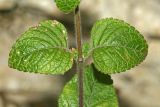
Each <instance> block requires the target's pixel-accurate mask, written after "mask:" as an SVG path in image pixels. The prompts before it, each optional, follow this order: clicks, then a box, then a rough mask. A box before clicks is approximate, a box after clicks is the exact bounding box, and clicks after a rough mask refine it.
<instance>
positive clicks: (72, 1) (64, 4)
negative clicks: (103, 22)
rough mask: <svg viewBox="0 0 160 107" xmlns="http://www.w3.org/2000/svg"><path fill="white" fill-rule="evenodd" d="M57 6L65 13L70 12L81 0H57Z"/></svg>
mask: <svg viewBox="0 0 160 107" xmlns="http://www.w3.org/2000/svg"><path fill="white" fill-rule="evenodd" d="M55 2H56V5H57V7H58V8H59V9H60V10H61V11H62V12H64V13H70V12H72V11H74V10H75V8H76V7H77V6H78V5H79V3H80V0H56V1H55Z"/></svg>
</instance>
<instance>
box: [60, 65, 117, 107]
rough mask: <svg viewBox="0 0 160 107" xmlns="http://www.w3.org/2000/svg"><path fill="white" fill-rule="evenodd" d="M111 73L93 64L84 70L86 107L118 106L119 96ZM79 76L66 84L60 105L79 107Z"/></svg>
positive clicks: (61, 106) (62, 106)
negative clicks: (98, 68) (104, 72)
mask: <svg viewBox="0 0 160 107" xmlns="http://www.w3.org/2000/svg"><path fill="white" fill-rule="evenodd" d="M112 82H113V81H112V80H111V78H110V76H109V75H105V74H101V73H100V72H98V71H96V70H95V68H94V67H93V66H87V67H86V68H85V71H84V81H83V83H84V107H118V102H117V97H116V93H115V90H114V88H113V85H112ZM77 83H78V76H77V75H75V76H74V77H73V78H72V80H71V81H70V82H69V83H67V84H66V86H65V87H64V89H63V92H62V94H61V96H60V98H59V107H78V86H77Z"/></svg>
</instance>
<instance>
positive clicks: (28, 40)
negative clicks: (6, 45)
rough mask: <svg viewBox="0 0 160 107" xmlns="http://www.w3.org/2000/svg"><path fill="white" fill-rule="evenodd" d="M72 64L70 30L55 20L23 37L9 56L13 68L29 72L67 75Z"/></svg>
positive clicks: (41, 25) (43, 23) (27, 32)
mask: <svg viewBox="0 0 160 107" xmlns="http://www.w3.org/2000/svg"><path fill="white" fill-rule="evenodd" d="M72 63H73V61H72V54H71V53H70V52H69V50H68V49H67V32H66V29H65V27H64V26H63V25H62V24H61V23H59V22H57V21H55V20H54V21H52V20H49V21H43V22H41V23H40V24H39V26H37V27H32V28H30V29H29V30H28V31H26V32H25V33H24V34H22V36H21V37H20V38H19V39H18V40H17V41H16V43H15V44H14V45H13V47H12V50H11V52H10V55H9V66H10V67H11V68H15V69H18V70H20V71H25V72H35V73H44V74H63V73H64V72H65V71H67V70H69V69H70V68H71V66H72Z"/></svg>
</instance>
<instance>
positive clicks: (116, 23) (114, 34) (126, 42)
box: [91, 18, 148, 74]
mask: <svg viewBox="0 0 160 107" xmlns="http://www.w3.org/2000/svg"><path fill="white" fill-rule="evenodd" d="M91 38H92V48H93V53H92V57H93V61H94V64H95V66H96V68H97V69H98V70H99V71H101V72H103V73H105V74H112V73H117V72H122V71H126V70H128V69H130V68H133V67H134V66H136V65H138V64H139V63H140V62H142V61H143V60H144V59H145V57H146V55H147V53H148V45H147V43H146V41H145V39H144V37H143V36H142V35H141V34H140V33H139V32H138V31H137V30H136V29H135V28H134V27H132V26H130V25H129V24H127V23H125V22H124V21H121V20H118V19H113V18H107V19H102V20H99V21H97V22H96V23H95V24H94V26H93V28H92V31H91Z"/></svg>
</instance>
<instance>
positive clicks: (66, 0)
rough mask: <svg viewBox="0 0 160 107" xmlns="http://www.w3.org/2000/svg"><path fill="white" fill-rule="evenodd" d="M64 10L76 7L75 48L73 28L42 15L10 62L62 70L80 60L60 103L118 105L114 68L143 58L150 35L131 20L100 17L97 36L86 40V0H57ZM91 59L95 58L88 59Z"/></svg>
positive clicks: (36, 70) (44, 70)
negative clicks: (70, 39) (82, 8)
mask: <svg viewBox="0 0 160 107" xmlns="http://www.w3.org/2000/svg"><path fill="white" fill-rule="evenodd" d="M55 2H56V5H57V7H58V8H59V9H60V10H61V11H63V12H64V13H71V12H73V11H74V18H75V21H74V22H75V24H74V25H75V35H76V41H77V45H76V46H77V48H76V49H75V50H74V51H73V49H69V48H68V45H67V31H66V28H65V27H64V25H63V24H61V23H60V22H58V21H56V20H47V21H42V22H40V24H39V25H38V26H36V27H31V28H30V29H29V30H27V31H26V32H25V33H23V34H22V36H21V37H20V38H19V39H18V40H17V41H16V43H15V44H14V45H13V47H12V49H11V51H10V54H9V61H8V63H9V67H11V68H14V69H17V70H20V71H24V72H32V73H42V74H61V75H63V74H64V73H65V72H67V71H68V70H69V69H71V67H72V65H73V62H74V61H75V62H76V63H77V66H76V67H77V71H76V74H75V75H74V76H73V77H72V79H71V80H70V81H69V82H68V83H66V85H65V87H64V89H63V91H62V93H61V95H60V96H59V99H58V105H59V107H118V101H117V96H116V93H115V90H114V87H113V81H112V79H111V76H110V75H111V74H114V73H120V72H123V71H126V70H129V69H131V68H133V67H135V66H136V65H138V64H140V63H141V62H142V61H143V60H144V59H145V57H146V56H147V53H148V45H147V42H146V40H145V39H144V37H143V36H142V35H141V34H140V33H139V32H138V31H137V30H136V29H135V28H134V27H132V26H131V25H129V24H128V23H126V22H124V21H122V20H119V19H114V18H105V19H101V20H98V21H97V22H96V23H95V24H94V25H93V28H92V30H91V40H90V41H91V42H90V43H84V44H82V40H81V39H82V37H81V36H82V29H81V16H80V10H79V3H80V0H55ZM88 59H89V60H91V61H92V63H91V64H87V63H85V62H86V60H88Z"/></svg>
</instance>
